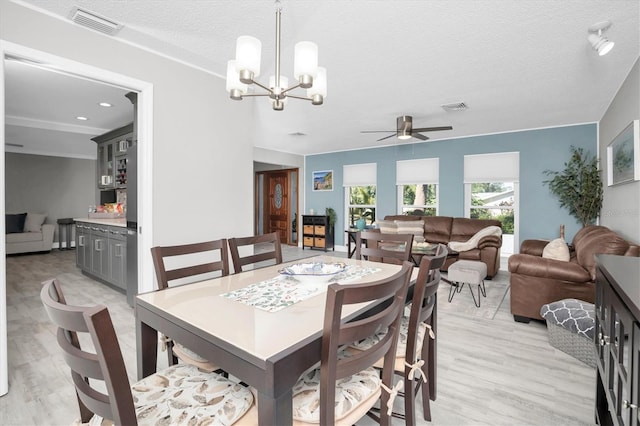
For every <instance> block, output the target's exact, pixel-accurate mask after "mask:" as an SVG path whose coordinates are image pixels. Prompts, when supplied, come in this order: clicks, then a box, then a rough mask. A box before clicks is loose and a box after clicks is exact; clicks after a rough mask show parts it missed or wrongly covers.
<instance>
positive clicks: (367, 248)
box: [355, 231, 413, 263]
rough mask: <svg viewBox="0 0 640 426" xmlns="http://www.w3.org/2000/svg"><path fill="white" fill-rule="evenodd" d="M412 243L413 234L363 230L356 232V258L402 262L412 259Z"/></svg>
mask: <svg viewBox="0 0 640 426" xmlns="http://www.w3.org/2000/svg"><path fill="white" fill-rule="evenodd" d="M363 242H364V246H363V244H362V243H363ZM412 244H413V234H384V233H382V232H374V231H361V232H357V233H356V256H355V258H356V259H358V260H360V259H362V260H371V261H374V262H384V263H402V262H404V261H407V260H411V246H412Z"/></svg>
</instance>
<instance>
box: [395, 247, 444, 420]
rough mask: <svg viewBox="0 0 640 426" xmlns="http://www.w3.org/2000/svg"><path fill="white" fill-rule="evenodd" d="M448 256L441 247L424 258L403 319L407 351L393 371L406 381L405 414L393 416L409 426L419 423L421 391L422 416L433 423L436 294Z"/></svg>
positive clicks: (435, 380)
mask: <svg viewBox="0 0 640 426" xmlns="http://www.w3.org/2000/svg"><path fill="white" fill-rule="evenodd" d="M447 254H448V253H447V247H446V246H445V245H444V244H439V245H438V249H437V250H436V253H435V255H434V256H423V257H422V260H421V261H420V269H419V271H418V277H417V278H416V283H415V286H414V288H413V296H412V298H411V311H410V313H409V318H408V319H407V318H403V322H404V323H405V324H406V325H407V327H406V329H407V335H406V340H405V339H402V340H404V342H403V343H405V345H404V346H405V352H404V356H400V357H398V358H397V359H396V364H395V370H394V372H395V374H396V375H399V376H401V377H403V380H404V415H399V414H397V413H394V416H396V417H400V418H403V419H405V424H407V425H415V424H416V419H415V399H416V396H417V393H418V391H419V390H420V389H422V415H423V417H424V419H425V420H427V421H431V407H430V404H429V401H430V400H433V401H435V396H436V382H437V377H436V367H437V366H436V361H437V351H436V349H437V347H436V331H437V306H438V305H437V296H438V294H437V292H438V286H439V285H440V268H441V267H442V265H444V263H445V261H446V260H447ZM405 324H403V325H405ZM403 329H404V327H403ZM418 369H420V371H419V372H418V371H417V370H418Z"/></svg>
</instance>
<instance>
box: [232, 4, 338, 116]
mask: <svg viewBox="0 0 640 426" xmlns="http://www.w3.org/2000/svg"><path fill="white" fill-rule="evenodd" d="M275 4H276V59H275V61H276V62H275V67H276V69H275V75H272V76H271V77H269V85H268V86H265V85H263V84H260V83H259V82H258V81H256V78H257V77H259V76H260V56H261V51H262V43H261V42H260V40H258V39H257V38H255V37H251V36H240V37H238V40H237V42H236V58H235V60H230V61H229V62H227V84H226V87H227V91H228V92H229V96H230V97H231V99H233V100H237V101H239V100H242V98H244V97H245V96H268V97H269V100H270V101H271V106H272V107H273V109H274V110H276V111H282V110H283V109H284V105H285V104H286V101H287V98H295V99H303V100H308V101H311V104H312V105H322V104H323V103H324V98H326V96H327V70H326V69H325V68H323V67H320V66H318V45H317V44H315V43H313V42H310V41H301V42H298V43H296V45H295V47H294V62H293V76H294V77H295V79H296V80H297V83H296V84H294V85H292V86H289V79H288V78H287V77H285V76H283V75H280V28H281V24H280V23H281V18H282V6H281V5H280V1H279V0H276V2H275ZM251 84H255V85H256V86H258V87H260V88H262V89H264V90H265V91H266V92H263V93H249V90H248V89H249V85H251ZM298 87H300V88H302V89H307V96H306V97H304V96H296V95H292V94H290V93H289V92H291V91H292V90H294V89H297V88H298Z"/></svg>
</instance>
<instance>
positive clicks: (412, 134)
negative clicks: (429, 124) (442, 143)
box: [411, 131, 429, 141]
mask: <svg viewBox="0 0 640 426" xmlns="http://www.w3.org/2000/svg"><path fill="white" fill-rule="evenodd" d="M411 136H413V137H414V138H416V139H420V140H422V141H426V140H427V139H429V138H428V137H427V136H425V135H423V134H420V133H416V132H415V131H413V132H411Z"/></svg>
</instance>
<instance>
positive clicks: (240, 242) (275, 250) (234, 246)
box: [229, 232, 282, 274]
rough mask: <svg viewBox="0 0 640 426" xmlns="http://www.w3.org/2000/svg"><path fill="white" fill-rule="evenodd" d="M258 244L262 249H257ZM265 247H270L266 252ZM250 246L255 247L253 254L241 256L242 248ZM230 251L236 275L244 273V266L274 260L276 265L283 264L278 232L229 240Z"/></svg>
mask: <svg viewBox="0 0 640 426" xmlns="http://www.w3.org/2000/svg"><path fill="white" fill-rule="evenodd" d="M256 244H260V247H256ZM264 245H266V246H268V249H266V250H265V248H264ZM248 246H253V247H252V249H253V252H252V253H253V254H250V255H246V256H240V250H241V247H248ZM229 249H230V250H231V260H232V261H233V269H234V271H235V272H236V274H237V273H239V272H242V271H243V270H244V268H243V267H244V266H247V265H252V264H254V263H258V262H263V261H265V260H271V259H274V260H275V265H278V264H280V263H282V247H281V245H280V237H279V236H278V233H277V232H272V233H270V234H263V235H256V236H255V237H240V238H229Z"/></svg>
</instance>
